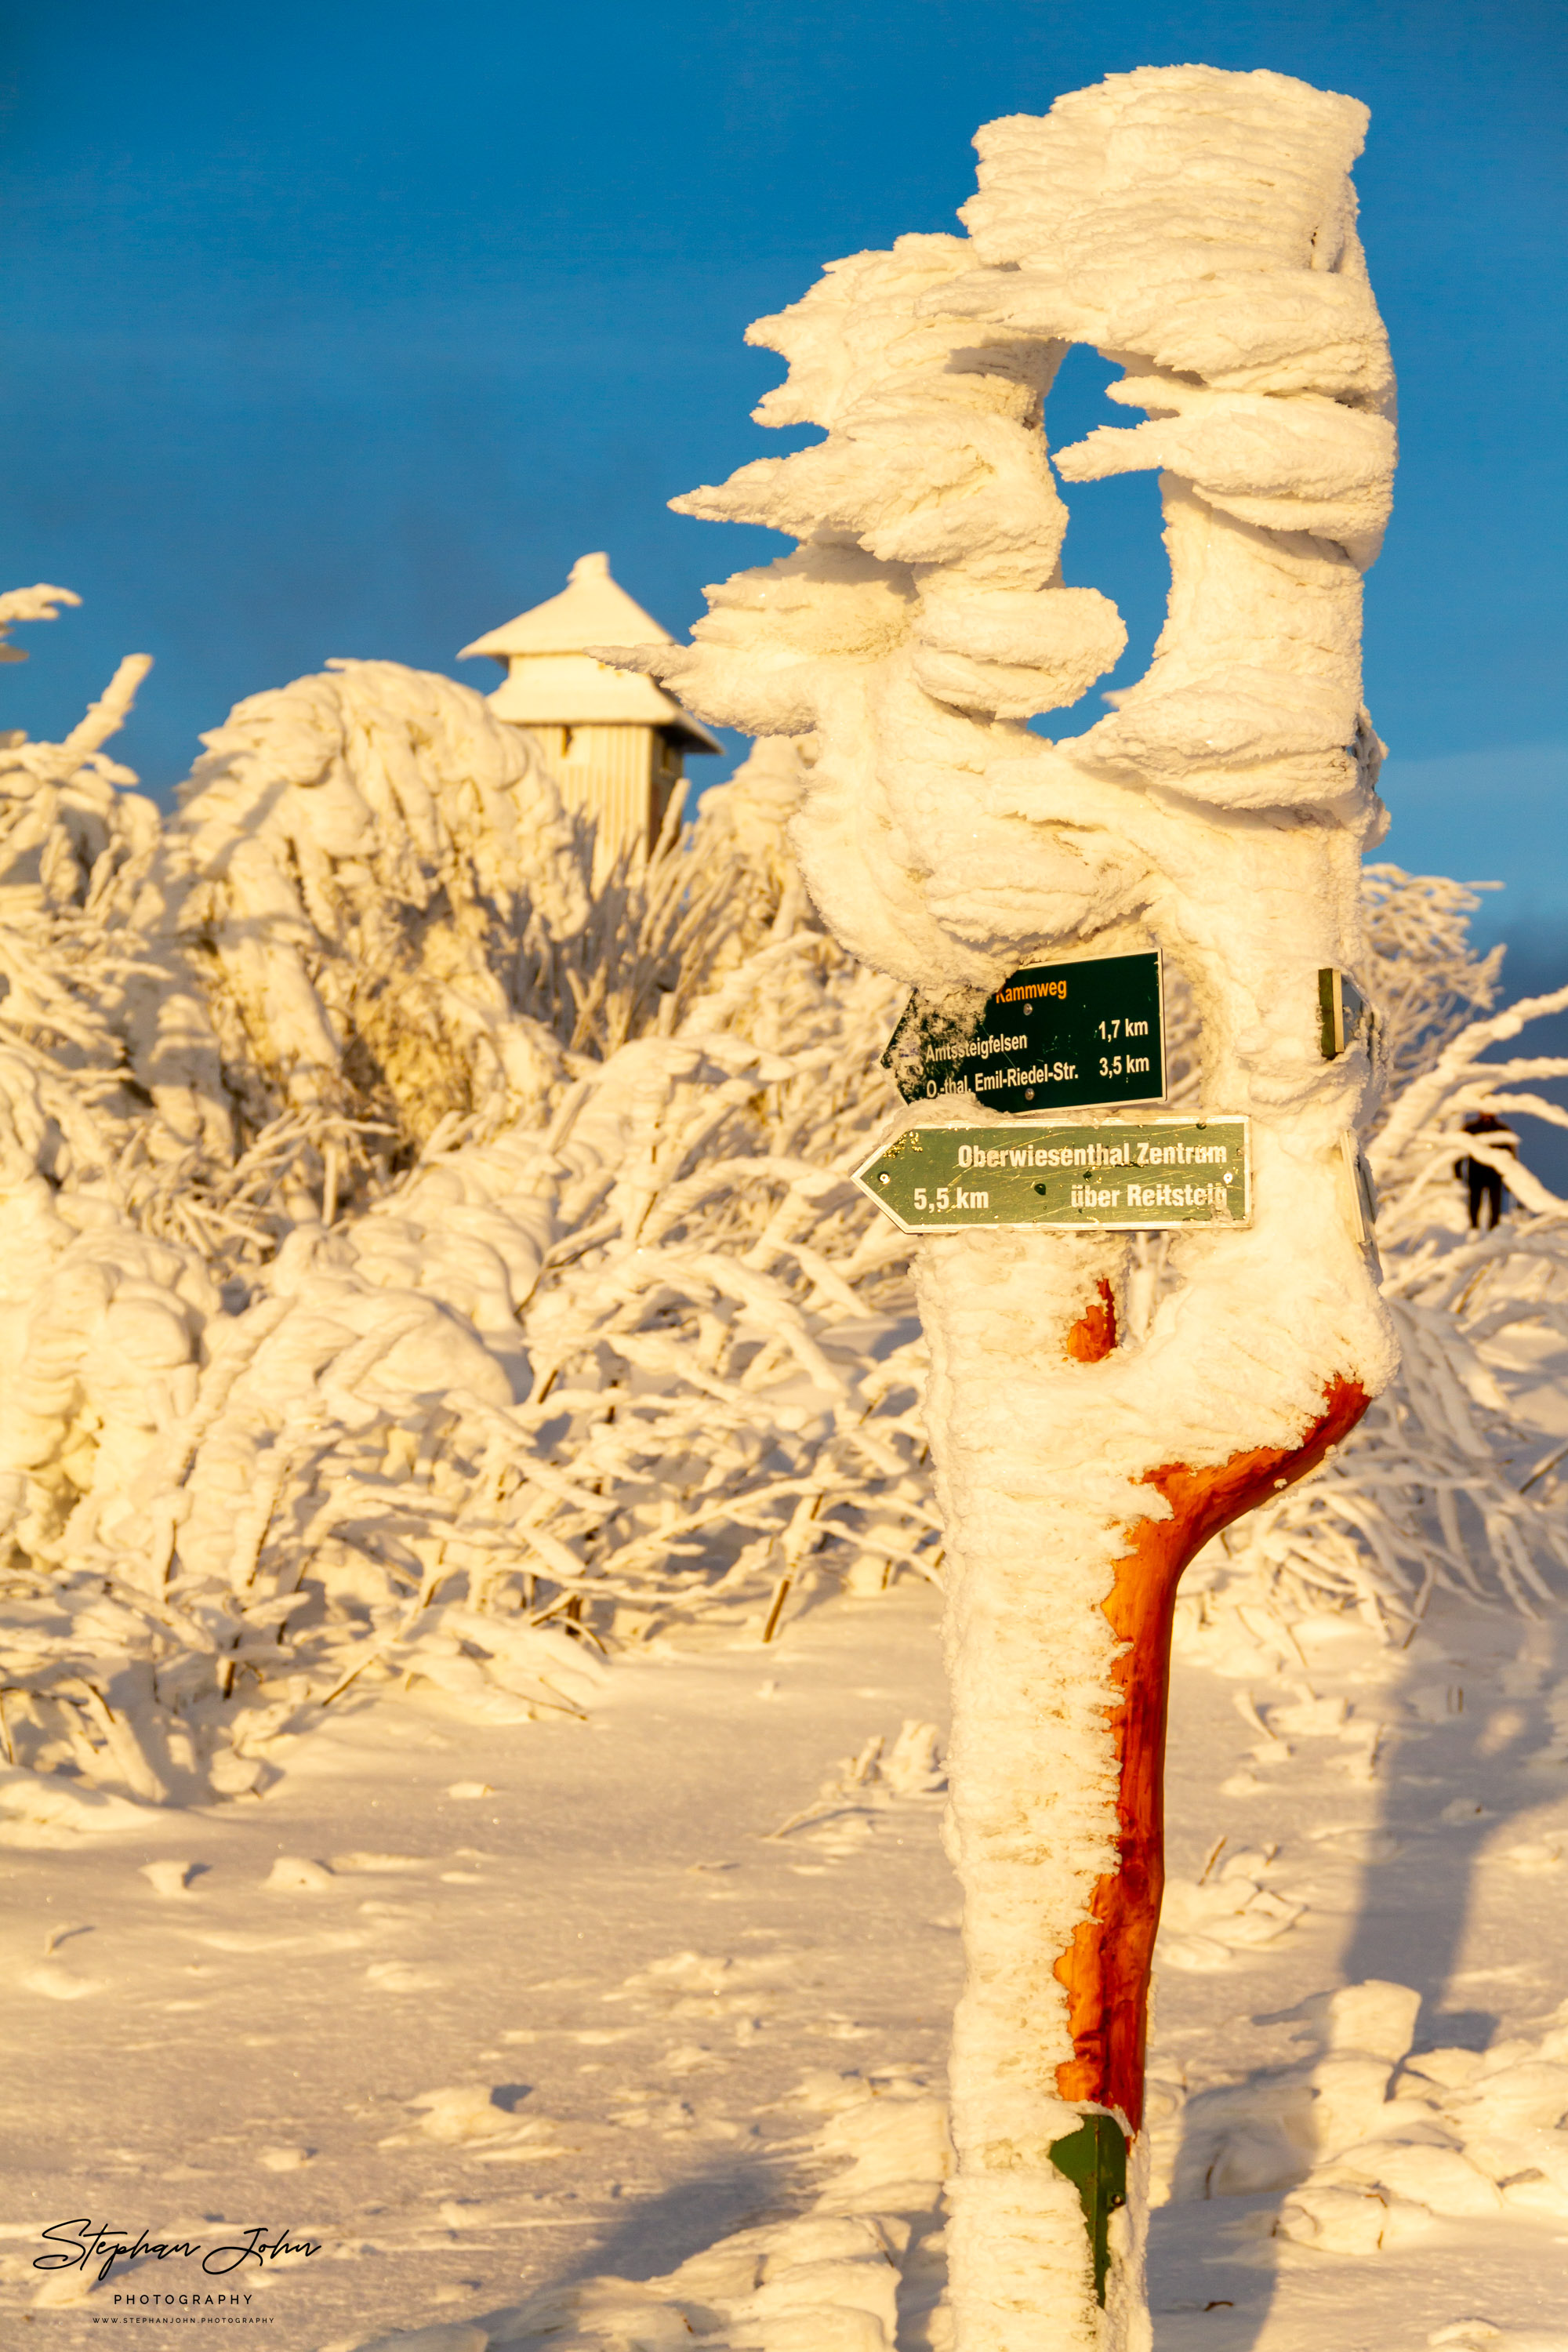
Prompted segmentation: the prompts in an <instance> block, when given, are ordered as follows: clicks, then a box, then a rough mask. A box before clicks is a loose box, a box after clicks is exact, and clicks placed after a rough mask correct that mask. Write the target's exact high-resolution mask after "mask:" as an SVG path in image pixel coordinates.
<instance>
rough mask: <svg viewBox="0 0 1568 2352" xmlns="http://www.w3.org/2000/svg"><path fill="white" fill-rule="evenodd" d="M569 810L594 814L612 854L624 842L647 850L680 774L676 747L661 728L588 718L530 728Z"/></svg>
mask: <svg viewBox="0 0 1568 2352" xmlns="http://www.w3.org/2000/svg"><path fill="white" fill-rule="evenodd" d="M522 731H523V732H525V733H526V734H529V735H531V737H532V738H533V740H534V741H535V742H536V743H537V744H538V746H539V749H540V751H541V753H542V757H543V760H544V763H545V765H546V767H547V768H548V769H549V770H550V772H551V773H552V776H553V777H554V778H555V781H556V782H557V783H558V784H559V785H560V787H561V797H562V799H563V801H564V802H565V803H566V805H567V807H568V808H570V809H580V810H582V811H583V812H584V814H585V815H588V816H592V817H596V818H597V819H598V824H599V837H600V840H601V842H602V843H603V844H604V845H605V848H606V849H608V850H609V851H610V853H611V854H612V855H613V854H614V853H615V851H616V850H617V849H619V848H621V847H623V846H624V845H626V843H628V842H633V841H640V842H642V843H643V845H645V846H646V847H647V848H649V849H651V848H652V846H653V845H654V843H655V842H656V841H657V840H658V834H659V828H660V826H661V825H662V824H663V823H664V820H665V816H666V814H668V808H669V803H670V796H671V794H672V793H674V791H675V787H676V785H677V784H678V783H679V781H680V779H681V777H682V775H684V773H685V772H686V771H685V761H684V760H683V759H682V756H681V752H680V747H679V744H678V743H674V742H672V741H671V740H670V739H669V737H668V735H667V734H666V733H665V731H664V730H663V729H662V728H657V727H642V726H637V725H626V724H621V723H616V724H614V725H608V726H602V725H598V724H596V723H595V721H593V720H587V721H585V722H584V723H583V724H581V725H579V726H575V727H538V726H535V727H529V728H526V729H524V730H522Z"/></svg>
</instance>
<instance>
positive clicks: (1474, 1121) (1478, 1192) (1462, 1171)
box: [1454, 1110, 1519, 1233]
mask: <svg viewBox="0 0 1568 2352" xmlns="http://www.w3.org/2000/svg"><path fill="white" fill-rule="evenodd" d="M1465 1133H1466V1134H1467V1135H1485V1136H1489V1137H1490V1136H1496V1137H1497V1138H1498V1144H1497V1149H1498V1150H1500V1151H1511V1152H1512V1153H1513V1155H1514V1157H1515V1158H1516V1159H1517V1158H1518V1156H1519V1138H1518V1136H1516V1135H1515V1134H1514V1132H1513V1130H1512V1129H1511V1128H1510V1127H1509V1126H1508V1125H1507V1124H1506V1123H1505V1121H1503V1120H1502V1119H1500V1118H1493V1117H1492V1114H1491V1112H1490V1111H1489V1110H1479V1111H1477V1113H1476V1115H1475V1117H1474V1118H1468V1119H1467V1120H1466V1121H1465ZM1454 1173H1455V1175H1456V1176H1459V1177H1462V1178H1463V1180H1464V1181H1465V1183H1466V1184H1467V1185H1468V1188H1469V1194H1470V1230H1471V1231H1472V1233H1474V1232H1479V1230H1480V1224H1481V1202H1483V1201H1488V1202H1490V1203H1491V1214H1490V1216H1489V1217H1488V1219H1487V1226H1486V1229H1487V1231H1488V1232H1490V1230H1491V1228H1492V1227H1493V1226H1494V1225H1495V1224H1496V1223H1497V1221H1498V1219H1499V1218H1500V1216H1501V1214H1502V1204H1503V1181H1502V1171H1501V1170H1500V1169H1498V1168H1489V1166H1488V1165H1487V1162H1486V1161H1485V1160H1469V1159H1466V1160H1455V1162H1454Z"/></svg>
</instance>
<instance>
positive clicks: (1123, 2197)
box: [1050, 2108, 1127, 2305]
mask: <svg viewBox="0 0 1568 2352" xmlns="http://www.w3.org/2000/svg"><path fill="white" fill-rule="evenodd" d="M1050 2153H1051V2162H1052V2163H1053V2164H1054V2165H1055V2166H1056V2168H1057V2170H1058V2172H1062V2173H1065V2174H1066V2175H1067V2178H1068V2179H1069V2180H1070V2181H1071V2182H1072V2185H1073V2187H1074V2188H1075V2189H1077V2190H1078V2194H1079V2203H1080V2204H1081V2205H1082V2207H1083V2219H1084V2226H1085V2228H1086V2229H1087V2230H1088V2231H1089V2250H1090V2252H1091V2254H1092V2256H1093V2260H1094V2294H1095V2300H1096V2302H1097V2303H1099V2304H1100V2305H1103V2304H1104V2302H1105V2274H1106V2273H1107V2271H1108V2270H1109V2269H1110V2217H1111V2215H1112V2214H1113V2213H1114V2212H1115V2211H1116V2210H1117V2208H1118V2207H1119V2206H1121V2205H1125V2204H1126V2202H1127V2142H1126V2140H1125V2139H1124V2138H1123V2137H1122V2133H1121V2125H1120V2124H1119V2123H1118V2122H1117V2120H1116V2117H1115V2116H1108V2115H1107V2114H1106V2113H1105V2112H1104V2110H1103V2108H1097V2109H1095V2110H1094V2111H1093V2112H1092V2113H1091V2114H1089V2115H1086V2116H1084V2119H1083V2121H1082V2123H1080V2124H1079V2127H1078V2129H1077V2131H1075V2132H1068V2136H1067V2137H1066V2138H1065V2139H1058V2140H1053V2141H1052V2143H1051V2152H1050Z"/></svg>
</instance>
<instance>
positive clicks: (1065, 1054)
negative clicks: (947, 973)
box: [882, 949, 1165, 1116]
mask: <svg viewBox="0 0 1568 2352" xmlns="http://www.w3.org/2000/svg"><path fill="white" fill-rule="evenodd" d="M977 997H978V992H975V994H974V995H973V996H970V997H969V998H968V1000H967V1003H965V1000H964V999H963V997H962V996H961V997H959V998H957V999H954V998H952V997H949V998H944V999H942V1002H941V1003H933V1002H932V1001H931V1000H930V999H929V998H927V997H926V996H924V995H923V994H921V992H920V991H919V990H917V991H916V992H915V994H914V995H913V996H911V997H910V1001H909V1003H908V1005H907V1006H906V1007H905V1009H904V1014H903V1018H902V1019H901V1020H900V1023H899V1025H898V1027H897V1028H896V1029H895V1030H894V1032H893V1034H892V1036H891V1037H890V1038H889V1041H888V1050H887V1052H886V1053H885V1054H884V1055H883V1056H882V1061H883V1064H884V1066H886V1067H887V1068H888V1069H889V1070H891V1072H892V1074H893V1077H894V1080H895V1082H896V1084H897V1086H898V1089H899V1092H900V1094H901V1095H902V1096H903V1098H904V1100H905V1101H906V1102H929V1101H931V1100H932V1099H933V1098H934V1097H937V1096H939V1095H953V1094H963V1093H964V1092H966V1091H967V1092H968V1093H970V1094H973V1096H975V1097H977V1099H978V1100H979V1102H980V1104H981V1106H982V1107H983V1108H984V1109H986V1110H999V1111H1006V1112H1008V1113H1020V1112H1021V1113H1024V1114H1026V1115H1027V1114H1029V1113H1031V1112H1032V1113H1034V1114H1035V1115H1036V1116H1038V1115H1039V1114H1040V1113H1041V1112H1042V1111H1051V1110H1069V1109H1075V1108H1079V1107H1088V1106H1089V1105H1096V1106H1098V1105H1105V1106H1107V1107H1109V1106H1110V1105H1111V1104H1112V1103H1154V1102H1161V1101H1163V1099H1164V1094H1165V1022H1164V1003H1163V993H1162V988H1161V963H1160V955H1159V951H1158V950H1157V949H1156V950H1150V951H1149V952H1147V953H1143V952H1140V953H1138V954H1136V955H1115V956H1079V957H1077V958H1075V959H1073V960H1072V961H1069V962H1063V963H1040V964H1029V965H1027V966H1026V968H1025V969H1024V970H1023V971H1016V972H1014V974H1013V975H1012V977H1011V979H1009V980H1005V981H1004V982H1003V983H1002V985H1001V987H1000V988H999V989H997V990H996V992H995V993H994V995H992V996H988V997H987V998H986V999H985V1001H984V1005H982V1004H980V1003H978V1001H977ZM955 1007H956V1009H955Z"/></svg>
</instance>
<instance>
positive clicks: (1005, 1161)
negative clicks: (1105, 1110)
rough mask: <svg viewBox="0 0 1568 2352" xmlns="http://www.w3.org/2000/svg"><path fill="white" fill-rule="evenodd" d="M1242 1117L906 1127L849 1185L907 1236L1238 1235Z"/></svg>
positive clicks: (1246, 1211)
mask: <svg viewBox="0 0 1568 2352" xmlns="http://www.w3.org/2000/svg"><path fill="white" fill-rule="evenodd" d="M1247 1145H1248V1137H1247V1120H1246V1119H1245V1118H1149V1119H1139V1120H1136V1121H1134V1120H1131V1119H1118V1120H1116V1121H1114V1122H1112V1121H1110V1120H1104V1121H1100V1122H1097V1123H1095V1124H1093V1125H1088V1126H1079V1127H1066V1126H1047V1125H1046V1124H1044V1123H1040V1124H1037V1123H1036V1122H1035V1121H1033V1120H1029V1121H1026V1120H1023V1119H1008V1120H1007V1121H1006V1123H1005V1125H999V1126H996V1127H907V1128H905V1129H904V1131H903V1133H902V1134H901V1135H896V1136H894V1138H893V1139H892V1141H891V1142H890V1143H888V1144H884V1145H883V1147H882V1148H881V1150H879V1151H874V1152H873V1153H872V1154H871V1157H870V1159H869V1160H867V1161H866V1162H865V1164H864V1166H862V1167H860V1168H858V1169H857V1170H856V1171H855V1181H856V1182H857V1184H858V1185H859V1186H860V1188H861V1190H862V1191H863V1192H868V1193H869V1194H870V1196H871V1198H872V1200H873V1201H875V1202H876V1203H877V1205H878V1207H879V1209H885V1210H886V1211H887V1213H888V1214H889V1217H891V1218H892V1220H893V1223H895V1224H896V1225H901V1226H902V1227H903V1229H904V1231H905V1232H906V1233H909V1234H942V1233H948V1232H951V1231H952V1229H953V1228H954V1227H957V1226H961V1225H1062V1226H1068V1227H1070V1228H1071V1229H1072V1230H1074V1231H1075V1232H1081V1231H1083V1230H1085V1229H1086V1228H1092V1227H1096V1226H1101V1225H1134V1226H1138V1227H1140V1228H1142V1230H1144V1231H1145V1232H1148V1231H1152V1230H1155V1229H1158V1228H1162V1227H1164V1226H1175V1225H1244V1224H1246V1223H1247V1219H1248V1216H1249V1215H1250V1213H1251V1201H1252V1182H1251V1166H1250V1161H1249V1157H1248V1149H1247Z"/></svg>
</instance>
